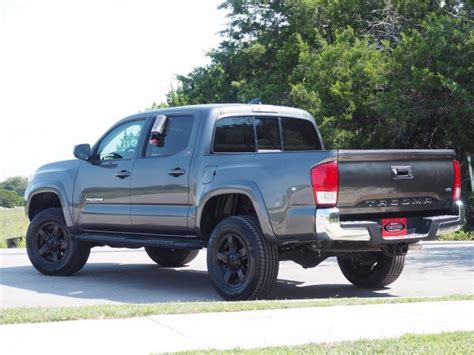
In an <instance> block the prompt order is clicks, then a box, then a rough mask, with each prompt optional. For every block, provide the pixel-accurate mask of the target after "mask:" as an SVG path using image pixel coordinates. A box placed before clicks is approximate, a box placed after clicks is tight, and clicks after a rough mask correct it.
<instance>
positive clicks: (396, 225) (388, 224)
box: [381, 217, 408, 238]
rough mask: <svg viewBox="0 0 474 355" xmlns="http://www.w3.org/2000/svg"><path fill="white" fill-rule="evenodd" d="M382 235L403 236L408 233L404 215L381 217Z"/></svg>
mask: <svg viewBox="0 0 474 355" xmlns="http://www.w3.org/2000/svg"><path fill="white" fill-rule="evenodd" d="M381 224H382V237H383V238H391V237H403V236H406V235H407V234H408V225H407V218H406V217H397V218H382V221H381Z"/></svg>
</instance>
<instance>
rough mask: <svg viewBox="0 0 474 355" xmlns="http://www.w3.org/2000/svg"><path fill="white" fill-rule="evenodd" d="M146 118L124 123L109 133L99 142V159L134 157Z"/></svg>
mask: <svg viewBox="0 0 474 355" xmlns="http://www.w3.org/2000/svg"><path fill="white" fill-rule="evenodd" d="M143 124H144V120H141V121H132V122H127V123H124V124H123V125H120V126H118V127H116V128H115V129H114V130H112V131H111V132H110V133H109V134H107V135H106V136H105V137H104V138H103V139H102V141H101V142H100V144H99V148H98V150H97V157H98V159H99V160H119V159H133V158H134V156H135V152H136V150H137V146H138V139H139V138H140V133H141V131H142V128H143Z"/></svg>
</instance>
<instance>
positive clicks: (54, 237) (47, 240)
mask: <svg viewBox="0 0 474 355" xmlns="http://www.w3.org/2000/svg"><path fill="white" fill-rule="evenodd" d="M35 239H36V241H35V243H34V245H35V247H36V249H37V251H38V254H39V255H40V257H41V258H43V259H44V260H45V261H47V262H49V263H53V264H55V263H58V262H60V261H61V260H63V259H64V258H65V257H66V256H67V254H68V252H69V238H67V234H66V232H65V231H64V229H63V228H62V226H61V225H60V224H59V223H57V222H46V223H44V224H42V225H41V226H40V227H39V228H38V230H37V232H36V238H35Z"/></svg>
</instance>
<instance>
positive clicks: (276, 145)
mask: <svg viewBox="0 0 474 355" xmlns="http://www.w3.org/2000/svg"><path fill="white" fill-rule="evenodd" d="M255 127H256V131H257V145H258V149H259V150H262V149H263V150H266V149H268V150H281V141H280V128H279V124H278V117H255Z"/></svg>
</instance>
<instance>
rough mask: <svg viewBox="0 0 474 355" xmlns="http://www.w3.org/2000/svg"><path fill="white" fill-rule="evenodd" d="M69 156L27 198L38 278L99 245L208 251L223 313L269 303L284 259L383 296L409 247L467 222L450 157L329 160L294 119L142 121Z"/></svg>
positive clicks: (193, 115) (242, 115)
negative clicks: (233, 305) (230, 304)
mask: <svg viewBox="0 0 474 355" xmlns="http://www.w3.org/2000/svg"><path fill="white" fill-rule="evenodd" d="M74 156H75V157H76V159H73V160H68V161H62V162H56V163H52V164H47V165H45V166H43V167H41V168H39V169H38V171H37V172H36V174H35V175H34V178H33V179H32V181H31V183H30V185H29V187H28V189H27V191H26V196H25V197H26V201H27V202H26V213H27V215H28V218H29V220H30V225H29V228H28V232H27V251H28V256H29V258H30V260H31V262H32V264H33V266H34V267H35V268H36V269H37V270H38V271H40V272H42V273H44V274H47V275H71V274H73V273H75V272H77V271H79V270H80V269H81V268H82V267H83V266H84V265H85V263H86V261H87V259H88V256H89V253H90V249H91V248H92V247H96V246H105V245H108V246H111V247H127V248H141V247H144V248H145V250H146V253H147V254H148V255H149V256H150V258H151V259H152V260H153V261H155V262H156V263H157V264H159V265H160V266H162V267H179V266H182V265H185V264H186V263H189V262H190V261H191V260H192V259H193V258H195V257H196V255H197V254H198V252H199V250H200V249H203V248H207V266H208V271H209V275H210V278H211V279H212V282H213V284H214V286H215V288H216V290H217V292H218V293H219V294H220V295H221V296H222V297H223V298H224V299H227V300H247V299H257V298H263V297H265V296H266V295H267V294H268V292H269V291H270V290H271V288H272V285H273V284H274V282H275V280H276V279H277V276H278V268H279V262H280V261H281V260H292V261H294V262H296V263H298V264H300V265H302V266H303V267H304V268H309V267H315V266H317V265H318V264H320V263H321V262H322V261H324V260H325V259H327V258H329V257H336V258H337V261H338V264H339V267H340V269H341V271H342V273H343V274H344V276H345V277H346V278H347V279H348V280H349V281H350V282H351V283H353V284H354V285H356V286H358V287H368V288H380V287H384V286H386V285H388V284H390V283H392V282H394V281H395V280H396V279H397V278H398V277H399V276H400V274H401V273H402V270H403V266H404V262H405V255H406V253H407V252H408V251H409V250H410V249H411V248H412V247H413V246H416V245H418V242H420V241H423V240H427V239H432V238H434V237H435V236H436V235H438V234H441V233H446V232H452V231H455V230H458V229H459V228H460V226H461V225H462V223H463V219H464V206H463V204H462V202H461V200H460V193H461V190H460V189H461V186H460V185H461V184H460V168H459V163H458V162H457V161H456V160H455V153H454V151H452V150H326V149H325V146H324V142H323V139H322V137H321V135H320V132H319V130H318V128H317V126H316V124H315V120H314V119H313V117H312V116H311V115H310V114H309V113H308V112H306V111H304V110H300V109H296V108H290V107H282V106H272V105H261V104H255V105H252V104H212V105H196V106H185V107H171V108H166V109H160V110H156V111H148V112H143V113H139V114H136V115H133V116H130V117H127V118H125V119H123V120H121V121H119V122H118V123H116V124H115V125H114V126H113V127H111V128H110V130H108V131H107V132H106V133H105V134H104V135H103V136H102V137H101V138H100V139H99V140H98V141H97V143H96V144H95V145H94V146H92V147H91V146H90V145H89V144H80V145H77V146H76V147H75V148H74ZM183 287H186V285H183Z"/></svg>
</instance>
